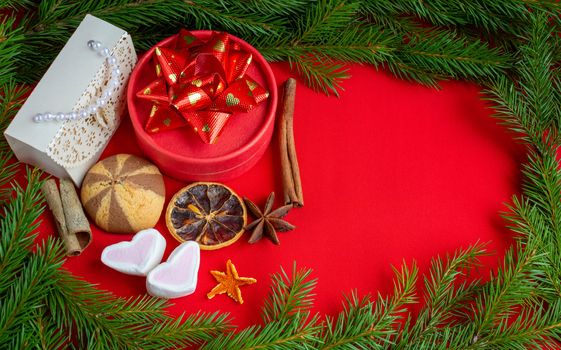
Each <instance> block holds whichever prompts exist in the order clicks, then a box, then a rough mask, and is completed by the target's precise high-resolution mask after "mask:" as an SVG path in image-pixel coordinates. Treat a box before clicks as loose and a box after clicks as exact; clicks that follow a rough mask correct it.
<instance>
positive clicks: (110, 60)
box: [33, 40, 121, 123]
mask: <svg viewBox="0 0 561 350" xmlns="http://www.w3.org/2000/svg"><path fill="white" fill-rule="evenodd" d="M88 47H89V48H90V49H92V50H94V51H96V52H97V53H98V54H99V55H100V56H101V57H104V58H105V59H106V61H107V64H108V65H109V69H110V70H111V79H110V80H109V82H108V83H107V86H106V87H105V91H103V93H102V94H101V96H100V97H99V98H98V99H97V100H95V101H94V102H92V103H91V104H90V105H89V106H86V107H85V108H83V109H80V110H79V111H76V112H69V113H64V112H59V113H39V114H36V115H35V116H34V117H33V121H34V122H36V123H40V122H44V121H50V120H56V121H63V120H76V119H82V118H86V117H88V116H90V115H92V114H97V112H98V111H99V110H100V109H102V108H103V107H105V105H107V101H108V100H109V98H110V97H111V96H112V95H113V93H114V92H115V90H117V88H118V87H119V76H120V75H121V70H120V69H119V66H118V63H119V62H118V61H117V59H116V58H115V57H113V56H111V52H110V51H109V49H108V48H106V47H103V48H102V44H101V43H100V42H99V41H95V40H90V41H88Z"/></svg>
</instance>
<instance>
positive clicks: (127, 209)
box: [81, 154, 165, 233]
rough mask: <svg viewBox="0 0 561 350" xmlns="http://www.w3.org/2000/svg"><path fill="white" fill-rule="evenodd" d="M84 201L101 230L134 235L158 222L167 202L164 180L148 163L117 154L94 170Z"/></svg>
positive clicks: (87, 180)
mask: <svg viewBox="0 0 561 350" xmlns="http://www.w3.org/2000/svg"><path fill="white" fill-rule="evenodd" d="M81 197H82V198H81V199H82V205H83V206H84V209H85V210H86V212H87V213H88V215H89V216H90V218H91V219H92V220H93V221H95V223H96V224H97V226H99V227H100V228H102V229H103V230H105V231H107V232H114V233H134V232H137V231H140V230H144V229H147V228H151V227H154V225H156V223H157V222H158V219H159V218H160V214H161V213H162V209H163V207H164V201H165V187H164V179H163V177H162V174H161V173H160V171H159V170H158V168H157V167H156V166H155V165H153V164H152V163H150V162H148V161H147V160H145V159H142V158H139V157H136V156H133V155H130V154H117V155H114V156H112V157H109V158H106V159H104V160H102V161H100V162H98V163H96V164H94V166H92V167H91V169H90V170H89V171H88V173H87V174H86V177H85V178H84V181H83V182H82V192H81Z"/></svg>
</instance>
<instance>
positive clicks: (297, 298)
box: [263, 263, 317, 323]
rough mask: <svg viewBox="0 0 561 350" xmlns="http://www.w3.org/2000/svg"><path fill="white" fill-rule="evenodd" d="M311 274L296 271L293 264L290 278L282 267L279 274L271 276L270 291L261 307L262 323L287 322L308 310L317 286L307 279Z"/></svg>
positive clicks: (309, 270) (314, 281) (307, 270)
mask: <svg viewBox="0 0 561 350" xmlns="http://www.w3.org/2000/svg"><path fill="white" fill-rule="evenodd" d="M311 273H312V270H311V269H300V270H297V268H296V263H294V264H293V266H292V275H291V276H288V275H287V273H286V272H285V270H284V269H283V268H282V267H281V271H280V272H279V273H276V274H274V275H272V277H271V290H270V292H269V296H268V298H267V299H266V300H265V304H264V306H263V322H264V323H269V322H273V321H279V320H289V319H291V318H292V317H293V316H294V315H295V314H297V313H301V312H304V311H307V310H309V309H310V307H311V306H312V305H313V297H314V294H313V290H314V289H315V287H316V284H317V279H312V280H310V279H309V277H310V274H311Z"/></svg>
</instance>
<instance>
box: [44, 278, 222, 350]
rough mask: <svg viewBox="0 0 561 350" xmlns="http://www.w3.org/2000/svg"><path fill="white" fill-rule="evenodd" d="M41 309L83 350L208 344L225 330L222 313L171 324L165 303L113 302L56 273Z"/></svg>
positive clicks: (142, 299) (102, 293)
mask: <svg viewBox="0 0 561 350" xmlns="http://www.w3.org/2000/svg"><path fill="white" fill-rule="evenodd" d="M55 280H56V283H55V284H54V286H53V288H52V289H53V290H52V292H51V293H49V294H48V295H47V296H46V305H47V306H48V310H49V312H50V313H51V315H52V317H53V318H54V319H55V320H56V322H57V324H58V325H59V327H62V328H64V329H66V330H67V331H68V334H69V335H70V334H72V333H71V332H72V330H74V329H75V330H76V336H77V338H78V340H79V341H80V343H82V344H84V345H87V347H88V348H90V347H94V346H98V347H99V348H105V349H106V348H119V349H135V348H138V347H142V348H145V349H161V348H162V347H163V348H168V347H179V346H188V345H193V344H199V343H201V342H202V341H206V340H210V339H212V338H213V337H214V336H215V335H217V334H219V333H222V332H224V331H227V330H228V327H229V326H228V323H227V318H228V315H227V314H221V315H218V314H216V313H214V314H205V313H199V314H194V315H191V316H189V317H187V318H185V319H183V317H179V318H177V319H174V318H172V317H170V316H168V315H167V314H166V313H165V307H167V302H165V301H163V300H161V299H156V298H152V297H146V296H142V297H139V298H135V299H128V300H126V299H120V298H115V297H114V296H113V295H111V294H110V293H108V292H105V291H100V290H98V289H96V288H95V286H93V285H91V284H89V283H87V282H85V281H82V280H80V279H77V278H76V277H74V276H72V275H70V274H69V273H68V272H66V271H58V274H57V275H56V279H55Z"/></svg>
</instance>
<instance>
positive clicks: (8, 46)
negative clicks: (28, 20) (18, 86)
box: [0, 16, 23, 87]
mask: <svg viewBox="0 0 561 350" xmlns="http://www.w3.org/2000/svg"><path fill="white" fill-rule="evenodd" d="M22 40H23V31H22V29H21V27H19V26H16V18H15V17H14V16H4V17H1V18H0V86H2V87H4V86H6V85H7V84H8V83H10V81H11V80H12V79H13V78H14V77H15V73H16V72H15V70H16V67H15V64H14V63H15V62H17V61H16V58H17V57H20V58H21V56H20V54H21V53H20V50H21V42H22Z"/></svg>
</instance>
